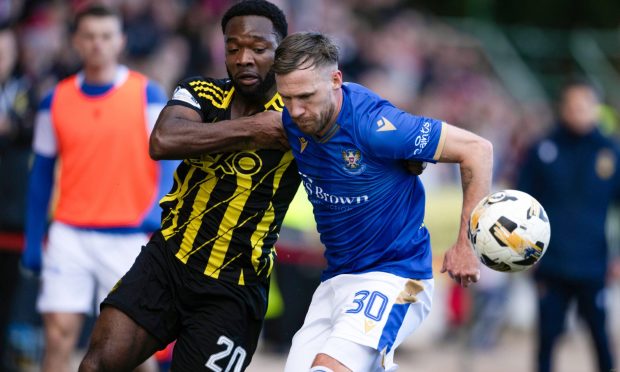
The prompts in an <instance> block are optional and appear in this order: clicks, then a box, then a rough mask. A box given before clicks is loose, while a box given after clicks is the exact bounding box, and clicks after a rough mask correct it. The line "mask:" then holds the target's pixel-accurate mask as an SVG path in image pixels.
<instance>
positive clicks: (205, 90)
mask: <svg viewBox="0 0 620 372" xmlns="http://www.w3.org/2000/svg"><path fill="white" fill-rule="evenodd" d="M224 82H225V81H224V80H217V79H210V78H204V77H191V78H188V79H185V80H182V81H181V82H179V84H178V85H177V87H176V88H175V90H174V93H173V94H172V98H171V99H170V101H168V104H167V106H173V105H181V106H185V107H188V108H191V109H193V110H195V111H196V112H198V114H200V117H201V118H202V120H203V121H211V120H213V118H214V116H217V115H218V114H221V111H222V110H221V109H222V108H225V107H226V106H227V104H228V100H229V99H230V94H229V93H230V91H229V90H228V89H226V84H225V83H224Z"/></svg>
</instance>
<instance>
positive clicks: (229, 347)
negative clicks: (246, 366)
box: [205, 336, 246, 372]
mask: <svg viewBox="0 0 620 372" xmlns="http://www.w3.org/2000/svg"><path fill="white" fill-rule="evenodd" d="M217 344H218V345H224V346H225V347H226V348H225V349H224V350H222V351H220V352H219V353H215V354H213V355H211V356H210V357H209V360H207V363H206V364H205V367H207V368H209V369H210V370H212V371H213V372H222V371H224V372H241V368H242V367H243V362H244V361H245V356H246V352H245V350H244V349H243V348H242V347H241V346H237V347H235V343H234V342H233V341H232V340H231V339H230V338H228V337H226V336H220V338H219V339H218V340H217ZM231 353H232V356H231V357H230V361H229V362H228V364H227V365H226V369H223V368H222V367H220V366H219V365H218V364H217V362H219V361H220V360H221V359H224V358H226V357H228V356H229V355H230V354H231Z"/></svg>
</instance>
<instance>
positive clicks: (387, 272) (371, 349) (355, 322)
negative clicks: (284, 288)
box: [274, 33, 493, 372]
mask: <svg viewBox="0 0 620 372" xmlns="http://www.w3.org/2000/svg"><path fill="white" fill-rule="evenodd" d="M274 71H275V72H276V83H277V87H278V92H279V93H280V95H281V97H282V99H283V101H284V104H285V107H286V109H285V110H284V112H283V123H284V128H285V131H286V133H287V136H288V139H289V142H290V144H291V148H292V150H293V155H294V156H295V160H296V162H297V165H298V168H299V172H300V174H301V177H302V181H303V184H304V187H305V189H306V192H307V194H308V198H309V200H310V201H311V202H312V204H313V206H314V215H315V219H316V222H317V228H318V230H319V233H320V234H321V241H322V242H323V243H324V245H325V247H326V251H325V257H326V258H327V265H328V266H327V268H326V270H325V271H324V273H323V277H322V283H321V285H320V286H319V287H318V288H317V290H316V292H315V294H314V296H313V299H312V303H311V305H310V308H309V310H308V314H307V316H306V319H305V322H304V325H303V326H302V328H301V329H300V330H299V331H298V332H297V334H296V335H295V337H294V339H293V345H292V347H291V351H290V354H289V356H288V360H287V363H286V368H285V371H287V372H298V371H308V370H310V371H380V370H385V369H387V370H393V369H395V368H396V365H395V364H394V363H393V356H394V350H395V348H396V347H397V346H398V345H399V344H400V343H401V342H402V341H403V340H404V338H405V337H406V336H407V335H409V334H411V333H412V332H413V331H414V330H415V329H416V328H417V327H418V326H419V325H420V324H421V322H422V321H423V320H424V318H425V317H426V316H427V315H428V313H429V311H430V308H431V298H432V293H433V273H432V268H431V249H430V239H429V233H428V231H427V229H426V228H425V226H424V188H423V186H422V183H421V181H420V179H419V178H418V177H417V176H415V175H413V174H411V173H409V172H407V171H406V170H405V169H403V167H402V166H401V164H402V160H418V161H425V162H449V163H459V165H460V170H461V181H462V186H463V209H462V215H461V224H460V230H459V234H458V238H457V241H456V243H455V244H454V245H453V246H452V247H451V248H450V249H449V250H448V251H447V252H446V254H445V257H444V262H443V267H442V270H441V271H442V272H447V273H448V274H449V275H450V277H451V278H453V279H454V280H456V282H458V283H459V284H460V285H462V286H464V287H466V286H468V285H470V284H471V283H474V282H476V281H477V280H478V278H479V275H480V274H479V270H478V261H477V259H476V258H475V256H474V254H473V251H472V249H471V247H470V245H469V242H468V239H467V221H468V217H469V214H470V212H471V210H472V208H473V207H474V206H475V204H476V203H477V202H478V201H479V200H480V199H481V198H482V197H484V196H485V195H487V194H488V192H489V189H490V184H491V169H492V159H493V153H492V151H493V150H492V145H491V143H490V142H488V141H487V140H485V139H483V138H481V137H479V136H477V135H475V134H473V133H470V132H468V131H465V130H462V129H459V128H456V127H454V126H451V125H449V124H446V123H443V122H441V121H439V120H435V119H431V118H425V117H419V116H414V115H411V114H409V113H406V112H403V111H401V110H399V109H398V108H396V107H394V106H393V105H392V104H391V103H390V102H388V101H386V100H383V99H381V98H380V97H379V96H377V95H376V94H375V93H373V92H372V91H370V90H368V89H367V88H365V87H363V86H360V85H357V84H350V83H347V84H344V83H343V81H342V73H341V72H340V71H339V70H338V49H337V47H336V46H335V45H334V44H333V43H332V42H331V41H330V40H329V39H328V38H327V37H326V36H324V35H322V34H320V33H297V34H293V35H290V36H288V37H287V38H285V39H284V40H283V41H282V43H281V44H280V46H279V47H278V48H277V50H276V54H275V62H274Z"/></svg>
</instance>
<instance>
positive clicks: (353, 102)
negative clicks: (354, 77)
mask: <svg viewBox="0 0 620 372" xmlns="http://www.w3.org/2000/svg"><path fill="white" fill-rule="evenodd" d="M342 88H343V91H344V94H345V96H347V100H348V101H349V102H350V107H351V110H352V111H353V114H354V115H355V116H356V117H360V116H375V115H376V114H377V113H378V111H379V110H381V108H384V107H386V106H391V104H390V102H388V101H387V100H385V99H383V98H382V97H381V96H379V95H378V94H377V93H375V92H373V91H372V90H370V89H368V88H366V87H365V86H363V85H360V84H356V83H349V82H347V83H345V84H343V86H342Z"/></svg>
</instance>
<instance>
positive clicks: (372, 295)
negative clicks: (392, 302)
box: [346, 290, 388, 322]
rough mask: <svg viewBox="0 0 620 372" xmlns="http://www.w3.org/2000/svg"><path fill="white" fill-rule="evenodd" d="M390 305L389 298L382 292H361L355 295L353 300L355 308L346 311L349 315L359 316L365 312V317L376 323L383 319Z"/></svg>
mask: <svg viewBox="0 0 620 372" xmlns="http://www.w3.org/2000/svg"><path fill="white" fill-rule="evenodd" d="M387 304H388V298H387V296H386V295H384V294H383V293H381V292H377V291H373V292H370V291H366V290H363V291H359V292H357V293H355V296H354V298H353V304H352V306H353V308H351V309H349V310H347V311H346V313H349V314H357V313H360V312H362V311H364V315H365V316H366V317H367V318H368V319H371V320H374V321H375V322H378V321H380V320H381V318H382V317H383V313H385V309H386V307H387Z"/></svg>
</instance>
